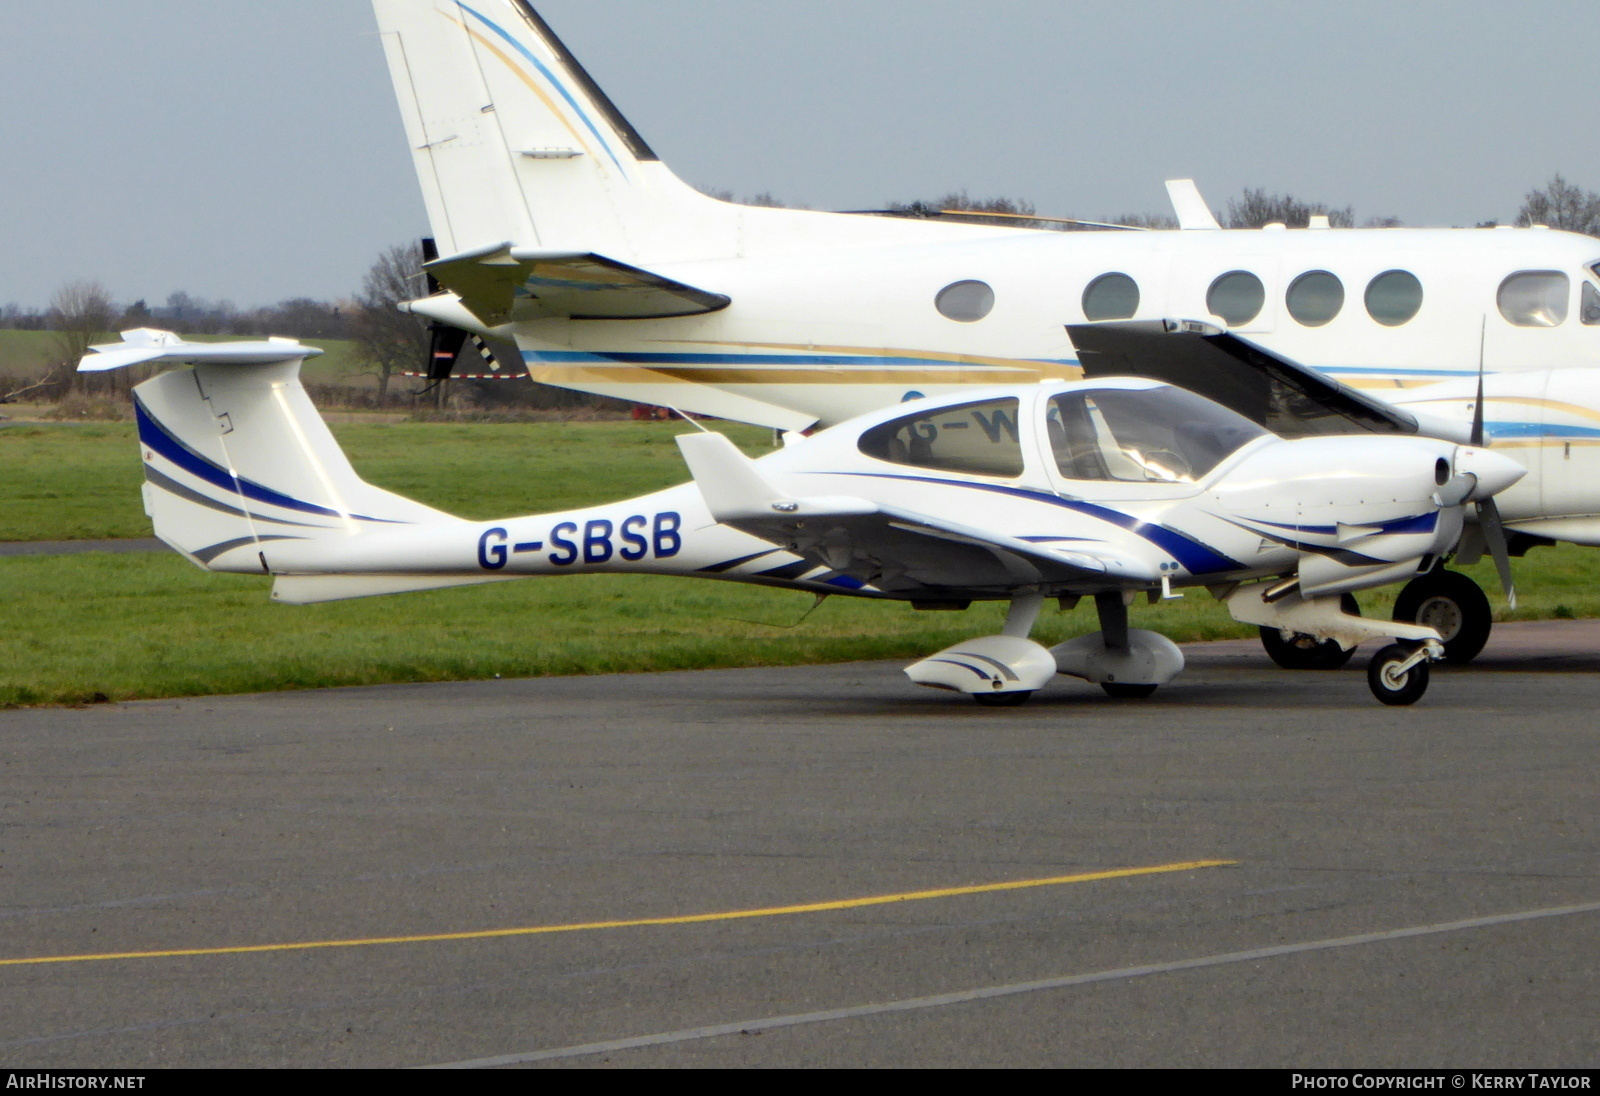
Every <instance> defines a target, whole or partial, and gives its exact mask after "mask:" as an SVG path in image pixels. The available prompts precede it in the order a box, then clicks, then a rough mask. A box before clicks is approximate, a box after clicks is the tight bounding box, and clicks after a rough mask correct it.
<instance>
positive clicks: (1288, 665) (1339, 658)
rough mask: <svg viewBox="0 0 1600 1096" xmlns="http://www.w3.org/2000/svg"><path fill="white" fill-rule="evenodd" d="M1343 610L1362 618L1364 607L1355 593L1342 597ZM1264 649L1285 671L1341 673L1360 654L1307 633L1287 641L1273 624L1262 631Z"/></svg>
mask: <svg viewBox="0 0 1600 1096" xmlns="http://www.w3.org/2000/svg"><path fill="white" fill-rule="evenodd" d="M1339 608H1340V610H1341V611H1343V612H1345V613H1347V614H1348V615H1350V616H1360V615H1361V606H1360V605H1359V604H1358V603H1357V602H1356V598H1355V595H1354V594H1344V595H1342V596H1340V598H1339ZM1395 619H1397V620H1398V619H1399V618H1398V617H1396V618H1395ZM1422 623H1431V622H1429V621H1423V622H1422ZM1261 646H1263V647H1265V648H1266V649H1267V657H1268V658H1270V659H1272V661H1274V662H1276V663H1277V664H1278V665H1279V666H1282V667H1283V668H1284V669H1285V670H1337V669H1339V667H1341V666H1343V665H1344V664H1345V663H1346V662H1349V661H1350V656H1351V655H1353V654H1355V653H1356V649H1355V648H1354V647H1350V648H1348V649H1347V648H1344V647H1341V646H1339V644H1338V642H1337V641H1335V640H1332V639H1325V640H1320V641H1319V640H1317V639H1316V638H1315V637H1313V636H1308V635H1306V634H1305V633H1304V632H1294V633H1291V634H1290V635H1289V637H1288V638H1287V639H1286V638H1284V634H1283V629H1282V628H1274V627H1272V626H1271V625H1263V626H1262V628H1261Z"/></svg>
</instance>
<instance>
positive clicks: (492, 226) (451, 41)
mask: <svg viewBox="0 0 1600 1096" xmlns="http://www.w3.org/2000/svg"><path fill="white" fill-rule="evenodd" d="M373 8H374V10H375V11H376V13H377V17H378V29H379V31H380V32H381V34H382V38H383V43H384V50H385V52H386V54H387V55H388V59H389V68H390V74H391V76H392V77H393V79H394V86H395V93H396V95H397V97H398V99H399V102H400V109H401V114H402V115H403V117H404V120H405V126H406V133H407V136H408V137H409V138H410V141H411V148H412V155H413V157H414V159H415V164H416V169H417V177H418V179H419V180H420V182H421V184H422V193H423V198H424V200H425V201H426V204H427V208H428V217H429V220H430V222H431V223H432V226H433V234H434V236H435V237H436V238H437V239H438V242H439V250H440V253H441V254H444V255H454V254H461V253H465V252H470V251H473V250H474V249H477V248H482V247H485V246H488V245H491V244H498V243H501V242H503V241H510V242H511V243H513V244H514V245H516V246H518V247H525V248H537V249H542V250H546V251H549V250H564V249H575V250H581V251H583V252H591V251H594V252H600V253H603V254H606V255H610V256H613V257H616V258H619V259H623V260H633V261H637V260H639V259H641V258H653V257H658V256H670V257H672V258H698V257H702V256H703V255H711V254H715V253H716V252H717V251H719V250H722V248H723V243H721V242H719V240H718V237H719V236H721V235H727V236H728V237H729V239H730V240H731V239H732V238H733V237H734V236H735V234H736V231H737V228H736V226H737V217H736V215H735V214H734V211H733V208H732V207H729V206H726V205H724V204H723V203H720V202H717V201H715V200H714V199H711V198H708V197H706V196H705V195H702V194H700V193H698V192H696V191H694V190H692V189H691V188H689V187H687V186H685V185H684V184H683V183H682V182H681V181H680V180H679V179H678V178H677V177H676V176H674V175H673V174H672V173H671V172H670V171H668V170H667V169H666V167H665V166H663V165H662V164H661V163H660V161H659V160H658V159H657V158H656V156H655V153H653V152H652V151H651V150H650V146H649V145H647V144H646V143H645V142H644V139H643V138H642V137H640V136H639V134H638V132H637V131H636V130H635V129H634V128H633V126H631V125H630V124H629V123H628V121H627V119H625V118H624V117H623V116H622V114H621V113H620V112H619V111H618V110H617V108H616V107H615V106H614V105H613V104H612V102H611V100H610V99H608V98H607V97H606V95H605V93H604V92H602V91H601V90H600V88H599V87H598V86H596V85H595V83H594V81H593V80H591V79H590V78H589V75H588V73H586V72H585V71H584V69H583V67H582V66H581V65H579V64H578V62H577V60H576V59H575V58H574V57H573V56H572V54H571V53H570V52H568V50H567V48H566V46H564V45H563V44H562V43H561V40H560V39H559V38H557V37H556V35H555V34H554V32H553V31H551V29H550V27H549V25H548V24H546V23H545V22H544V20H543V19H541V18H540V17H539V15H538V14H537V13H536V12H535V11H534V10H533V8H532V7H531V6H530V5H529V4H528V3H527V2H526V0H373ZM724 225H725V226H726V229H725V231H723V232H719V231H718V229H719V227H720V226H724ZM686 248H687V249H688V250H689V253H685V249H686ZM708 249H709V250H708Z"/></svg>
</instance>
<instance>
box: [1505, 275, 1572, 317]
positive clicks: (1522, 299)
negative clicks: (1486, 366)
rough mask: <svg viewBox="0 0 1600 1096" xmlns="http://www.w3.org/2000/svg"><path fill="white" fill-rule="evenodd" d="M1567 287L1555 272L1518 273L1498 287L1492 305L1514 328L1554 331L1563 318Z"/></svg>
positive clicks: (1566, 282) (1569, 283) (1567, 283)
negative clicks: (1536, 328) (1549, 328)
mask: <svg viewBox="0 0 1600 1096" xmlns="http://www.w3.org/2000/svg"><path fill="white" fill-rule="evenodd" d="M1571 284H1572V283H1571V282H1569V281H1568V280H1567V276H1566V275H1565V274H1563V273H1561V271H1559V270H1519V271H1518V272H1517V273H1515V274H1513V275H1511V276H1510V277H1509V278H1507V279H1506V280H1505V281H1503V282H1501V283H1500V292H1499V293H1496V294H1495V303H1496V304H1498V305H1499V306H1500V315H1502V316H1504V317H1505V318H1506V322H1507V323H1509V324H1511V325H1512V326H1514V327H1556V326H1559V325H1560V324H1561V322H1562V321H1563V320H1565V319H1566V318H1567V295H1568V290H1569V289H1570V287H1571Z"/></svg>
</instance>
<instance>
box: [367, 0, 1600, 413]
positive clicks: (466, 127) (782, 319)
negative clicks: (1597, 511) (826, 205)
mask: <svg viewBox="0 0 1600 1096" xmlns="http://www.w3.org/2000/svg"><path fill="white" fill-rule="evenodd" d="M374 7H375V10H376V13H377V18H378V25H379V29H380V31H381V36H382V40H383V43H384V48H385V50H386V52H387V56H388V59H389V64H390V69H391V73H392V76H393V80H394V86H395V90H396V92H397V96H398V99H399V103H400V107H401V113H402V115H403V117H404V121H405V129H406V134H407V136H408V138H409V141H410V145H411V148H412V153H413V157H414V160H415V166H416V170H417V177H418V179H419V180H420V182H421V186H422V193H423V197H424V199H425V202H426V205H427V210H428V217H429V221H430V224H431V226H432V233H433V238H434V239H435V240H436V241H437V250H438V253H439V256H440V257H439V258H437V259H436V260H435V261H433V262H432V263H430V264H429V269H430V272H431V273H432V274H433V275H434V277H435V278H436V279H437V280H438V282H440V283H441V284H442V289H441V291H440V292H439V293H437V294H435V295H432V296H429V297H427V298H424V299H421V300H418V301H415V302H412V303H411V305H410V307H411V308H412V310H413V311H415V312H416V313H418V314H420V315H423V316H427V317H430V318H432V319H433V320H435V321H437V322H439V323H442V324H445V325H452V326H453V327H455V328H458V329H462V330H467V331H471V332H474V333H476V334H478V335H480V336H495V337H497V338H499V339H503V340H506V341H510V342H514V343H515V344H516V346H517V347H518V349H519V351H520V353H521V355H522V357H523V359H524V363H523V364H525V366H526V368H527V370H528V371H529V373H530V374H531V376H532V377H533V378H534V379H535V380H538V381H542V382H545V383H548V384H555V385H561V386H565V387H568V388H574V389H579V390H582V391H587V392H595V393H601V394H605V395H610V396H618V397H621V398H624V399H630V400H636V401H640V402H644V403H651V404H661V405H671V406H674V407H678V408H680V409H682V410H685V411H693V412H700V413H703V414H708V415H715V416H719V417H725V418H731V419H738V420H742V421H745V422H752V423H757V424H761V425H766V426H771V427H775V428H781V429H784V430H802V429H806V428H810V427H813V426H819V425H820V426H827V425H830V424H833V423H838V422H841V421H843V420H845V419H847V418H850V417H851V416H853V415H857V414H860V413H862V412H865V411H869V410H874V409H877V408H881V407H886V406H889V405H892V404H896V403H899V402H901V401H902V400H905V399H908V398H913V397H915V396H919V395H921V396H929V397H942V396H944V395H947V394H949V395H954V394H958V393H959V392H961V391H963V390H970V389H971V388H973V387H974V386H987V385H995V384H1017V383H1031V382H1036V381H1039V380H1070V379H1075V378H1077V377H1078V376H1079V375H1080V369H1079V362H1078V357H1077V354H1076V352H1075V350H1074V348H1073V345H1072V343H1071V342H1070V340H1069V339H1068V338H1067V336H1066V333H1065V325H1067V324H1079V323H1085V322H1099V321H1110V320H1156V319H1160V318H1163V317H1169V316H1179V317H1195V318H1200V319H1205V320H1207V322H1211V323H1215V324H1216V325H1218V326H1220V327H1224V328H1226V329H1228V330H1230V331H1232V332H1234V333H1236V334H1240V335H1243V336H1245V337H1247V338H1249V339H1250V340H1252V341H1253V342H1255V343H1257V344H1259V345H1261V346H1262V347H1265V348H1267V349H1269V350H1270V351H1272V352H1273V353H1275V354H1277V355H1280V356H1282V357H1284V358H1287V359H1290V360H1293V361H1296V362H1299V363H1301V364H1304V365H1306V366H1309V367H1312V368H1315V369H1318V370H1320V371H1323V372H1326V373H1328V374H1329V375H1331V376H1335V377H1338V378H1339V379H1341V380H1342V381H1344V382H1346V383H1349V384H1351V385H1354V386H1357V387H1368V388H1373V389H1375V390H1382V391H1387V392H1390V393H1394V392H1398V391H1401V390H1404V389H1407V388H1409V387H1411V386H1415V385H1420V384H1432V383H1436V382H1441V381H1449V380H1451V379H1457V378H1458V379H1461V380H1463V381H1467V382H1470V381H1471V380H1472V379H1473V377H1474V376H1475V374H1476V372H1477V370H1478V366H1479V363H1480V361H1481V362H1482V363H1483V366H1484V368H1485V369H1486V371H1487V372H1488V373H1490V374H1493V373H1496V372H1502V371H1508V372H1517V371H1525V370H1532V371H1542V370H1550V369H1570V368H1587V367H1592V366H1595V365H1600V241H1597V240H1594V239H1592V238H1589V237H1585V236H1578V235H1574V234H1572V233H1566V232H1556V231H1547V230H1541V229H1538V228H1531V229H1509V228H1507V229H1500V230H1496V229H1332V228H1328V227H1326V223H1325V220H1324V221H1323V222H1314V227H1312V228H1310V229H1307V230H1295V231H1287V230H1284V229H1283V226H1282V225H1275V226H1274V225H1269V226H1267V227H1266V228H1264V229H1251V230H1237V231H1233V230H1222V229H1220V228H1219V226H1218V224H1217V222H1216V220H1215V219H1214V217H1213V216H1212V214H1211V213H1210V212H1209V211H1208V209H1207V207H1206V203H1205V202H1204V200H1202V199H1201V197H1200V195H1199V193H1198V191H1197V190H1196V189H1195V187H1194V185H1193V184H1192V183H1191V182H1187V181H1179V182H1174V183H1170V184H1169V191H1170V192H1171V196H1172V198H1173V204H1174V211H1175V212H1176V214H1177V216H1178V220H1179V223H1180V224H1181V225H1182V228H1181V229H1179V230H1176V231H1155V232H1146V231H1111V230H1107V231H1083V232H1056V231H1042V230H1037V229H1032V228H1027V229H1019V228H1009V227H1003V226H997V225H995V224H993V223H989V224H970V223H957V222H956V221H955V220H951V219H935V220H926V219H924V220H918V219H905V218H894V217H884V216H869V215H861V214H848V213H827V212H815V211H809V210H793V209H773V208H761V207H750V206H744V205H738V204H734V203H729V202H723V201H718V200H716V199H713V198H711V197H708V196H706V195H704V194H701V193H699V192H697V191H695V190H694V189H692V188H690V187H688V186H686V185H685V184H684V183H683V182H682V181H680V180H679V179H678V178H677V177H676V176H675V175H674V174H673V173H672V172H671V171H670V170H669V169H668V168H667V166H666V165H665V164H663V163H662V162H661V161H660V160H659V159H658V158H657V157H656V155H655V154H654V152H652V150H651V148H650V146H649V145H648V144H646V142H645V141H644V139H643V138H642V137H641V136H640V135H639V133H638V132H637V131H636V130H635V129H634V127H633V126H631V125H630V124H629V123H628V122H627V120H626V119H625V118H624V117H623V115H622V114H621V113H620V112H619V111H618V110H617V109H616V107H615V106H614V105H613V104H612V103H611V101H610V100H609V99H608V98H607V97H606V95H605V94H604V93H603V92H602V91H601V90H600V89H599V88H598V87H597V86H596V85H595V83H594V81H593V80H591V79H590V78H589V76H588V75H587V74H586V73H585V72H584V70H583V68H582V67H581V66H580V65H579V64H578V62H577V61H576V60H575V59H574V58H573V57H572V55H571V53H570V52H569V51H568V50H567V49H566V47H565V46H563V45H562V43H561V41H560V39H558V38H557V37H556V35H555V34H554V33H553V31H552V30H551V28H550V27H549V26H548V25H547V24H546V23H545V22H544V21H543V20H542V19H540V17H539V16H538V15H537V14H536V13H535V12H534V10H533V9H532V8H531V7H530V6H529V5H528V4H527V3H526V2H525V0H374ZM1484 317H1487V322H1488V326H1487V330H1486V331H1485V330H1484V325H1483V323H1482V322H1481V321H1482V320H1483V319H1484ZM1480 332H1482V333H1483V338H1482V339H1481V340H1480ZM453 345H455V346H459V345H460V342H459V338H458V339H457V340H456V341H455V343H454V344H453ZM1480 350H1481V353H1480ZM445 364H446V366H447V365H448V362H446V363H445ZM443 371H444V370H443V369H441V370H439V372H443Z"/></svg>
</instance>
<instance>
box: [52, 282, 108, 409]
mask: <svg viewBox="0 0 1600 1096" xmlns="http://www.w3.org/2000/svg"><path fill="white" fill-rule="evenodd" d="M117 315H118V313H117V310H116V309H115V308H114V307H113V306H112V304H111V294H110V293H108V292H107V291H106V287H105V286H103V285H101V284H100V283H99V282H94V281H77V282H68V283H66V284H65V285H63V286H62V287H61V288H60V289H58V290H56V292H55V296H54V297H52V298H51V299H50V329H51V330H52V331H53V332H55V334H54V336H53V337H52V338H51V339H50V362H49V372H48V374H47V376H46V380H47V381H48V382H49V385H50V387H51V388H53V389H54V390H55V392H56V394H57V395H62V394H65V392H66V391H67V389H68V388H70V387H71V386H72V382H73V378H74V377H75V376H76V375H77V373H76V371H77V368H78V362H79V360H80V359H81V358H82V357H83V356H84V355H85V354H87V353H88V352H89V347H90V346H91V345H93V344H94V343H95V342H96V341H98V340H102V339H105V338H107V337H108V335H109V333H110V330H111V325H112V321H114V320H115V319H116V317H117Z"/></svg>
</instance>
